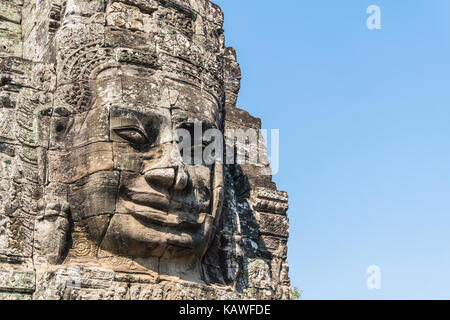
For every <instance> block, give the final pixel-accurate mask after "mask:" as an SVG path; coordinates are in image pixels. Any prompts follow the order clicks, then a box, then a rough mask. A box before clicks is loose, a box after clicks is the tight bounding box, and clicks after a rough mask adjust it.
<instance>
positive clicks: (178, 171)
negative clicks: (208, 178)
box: [145, 167, 189, 191]
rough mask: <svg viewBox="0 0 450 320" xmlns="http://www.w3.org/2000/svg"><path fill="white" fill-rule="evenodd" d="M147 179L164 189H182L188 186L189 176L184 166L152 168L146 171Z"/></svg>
mask: <svg viewBox="0 0 450 320" xmlns="http://www.w3.org/2000/svg"><path fill="white" fill-rule="evenodd" d="M145 180H147V182H148V183H149V184H151V185H156V186H158V187H161V188H164V189H173V190H176V191H181V190H183V189H184V188H186V186H187V184H188V180H189V176H188V174H187V173H186V171H185V170H184V169H183V168H182V167H179V168H164V169H152V170H149V171H147V172H146V173H145Z"/></svg>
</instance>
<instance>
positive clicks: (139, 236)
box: [101, 214, 214, 261]
mask: <svg viewBox="0 0 450 320" xmlns="http://www.w3.org/2000/svg"><path fill="white" fill-rule="evenodd" d="M202 220H203V221H202V223H201V224H198V225H195V226H191V227H187V228H186V227H180V225H178V226H176V225H171V224H166V225H164V224H160V223H152V222H149V220H146V219H140V217H139V215H131V214H115V215H114V216H113V217H112V219H111V222H110V225H109V228H108V230H107V232H106V234H105V237H104V240H103V242H102V244H101V249H103V250H106V251H108V252H111V253H115V254H118V255H123V256H130V257H134V258H150V257H158V258H162V259H164V260H171V261H186V260H193V259H195V258H201V257H202V256H203V254H204V252H205V251H206V249H207V248H208V246H209V242H210V239H211V235H212V233H213V220H214V219H213V217H212V216H210V215H202Z"/></svg>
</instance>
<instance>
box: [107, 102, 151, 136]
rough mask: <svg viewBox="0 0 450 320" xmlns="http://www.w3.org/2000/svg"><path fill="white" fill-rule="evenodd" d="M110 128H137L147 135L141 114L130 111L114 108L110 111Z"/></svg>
mask: <svg viewBox="0 0 450 320" xmlns="http://www.w3.org/2000/svg"><path fill="white" fill-rule="evenodd" d="M110 115H111V116H110V127H111V128H112V129H124V128H136V129H139V130H140V131H142V133H144V134H147V132H146V129H145V126H144V123H143V122H142V121H141V119H140V118H141V117H140V116H142V115H141V114H139V116H138V114H137V113H136V112H134V111H133V110H129V109H122V108H112V109H111V111H110Z"/></svg>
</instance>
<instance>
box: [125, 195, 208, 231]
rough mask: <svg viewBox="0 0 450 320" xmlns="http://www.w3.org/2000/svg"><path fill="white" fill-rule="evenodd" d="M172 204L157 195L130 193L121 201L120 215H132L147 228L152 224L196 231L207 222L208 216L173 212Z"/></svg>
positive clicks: (183, 211) (183, 210)
mask: <svg viewBox="0 0 450 320" xmlns="http://www.w3.org/2000/svg"><path fill="white" fill-rule="evenodd" d="M171 204H172V203H171V201H170V200H169V199H168V198H166V197H163V196H160V195H157V194H152V193H144V192H128V193H126V194H125V195H122V199H120V200H119V210H118V213H126V214H130V215H131V216H133V217H134V218H135V219H136V220H138V221H139V222H141V223H142V224H144V225H146V226H147V225H148V224H150V225H157V226H162V227H174V228H179V229H195V228H199V227H201V225H202V224H203V222H204V221H205V218H206V215H207V214H204V213H202V214H193V213H192V212H189V211H187V210H186V209H183V208H180V209H179V210H176V211H171V210H169V208H170V207H171ZM172 205H174V204H172ZM148 227H149V228H150V227H151V226H148Z"/></svg>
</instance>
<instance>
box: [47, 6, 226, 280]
mask: <svg viewBox="0 0 450 320" xmlns="http://www.w3.org/2000/svg"><path fill="white" fill-rule="evenodd" d="M94 2H95V1H94ZM72 3H75V2H72ZM139 3H140V2H139V1H136V5H134V6H133V5H129V4H125V3H122V2H114V1H110V2H109V3H107V4H106V7H105V9H104V11H103V12H101V11H100V9H101V8H98V9H99V11H100V12H99V14H98V15H93V16H91V18H90V19H89V20H86V19H83V18H80V17H79V16H78V15H76V14H75V13H72V14H71V12H70V8H67V9H66V16H65V18H64V19H63V20H62V25H61V28H60V29H59V30H58V32H57V33H56V57H57V59H56V60H57V66H56V70H57V87H56V92H55V100H54V106H53V114H52V117H51V124H50V146H49V149H50V151H49V155H48V157H49V158H48V159H49V161H48V164H49V182H50V185H52V184H60V185H61V188H67V195H68V196H67V202H68V206H69V208H70V215H71V219H72V220H73V224H74V230H73V233H72V241H73V245H72V249H71V250H70V252H69V256H68V258H69V259H85V258H97V259H100V260H102V259H104V260H105V259H106V260H107V259H111V258H112V257H114V258H116V259H117V258H118V257H121V258H127V259H130V261H133V262H138V263H139V264H140V265H143V266H145V267H146V268H150V269H159V270H161V266H162V265H163V264H164V263H166V264H164V265H165V266H166V267H167V269H171V268H173V266H174V265H175V264H177V263H178V264H180V266H181V267H180V268H184V269H186V265H191V266H192V265H196V263H197V262H198V261H200V260H201V258H202V257H203V255H204V254H205V252H206V250H207V249H208V246H209V244H210V242H211V240H212V236H213V234H214V229H215V221H216V219H217V218H218V215H219V214H220V211H221V206H222V197H223V165H222V163H221V162H216V163H214V164H205V163H195V164H193V163H189V162H186V161H184V160H183V159H184V158H183V155H182V154H181V151H182V150H180V148H179V142H180V136H179V135H178V132H179V130H180V129H183V130H185V131H186V130H187V132H192V136H193V135H194V128H195V127H196V125H197V127H198V124H199V123H201V128H202V129H203V130H207V129H211V128H214V129H218V130H223V118H224V117H223V112H224V88H223V81H222V78H223V74H222V73H223V71H222V64H221V61H220V55H221V54H223V50H224V48H223V46H221V45H220V43H221V37H222V35H221V32H220V28H219V27H218V26H217V27H216V29H213V30H207V26H209V28H210V27H211V26H212V25H214V24H204V23H203V22H202V21H201V19H197V14H196V13H195V12H194V11H193V10H191V9H189V8H188V7H177V8H175V9H174V8H170V9H168V8H166V7H164V6H161V5H155V7H148V6H147V7H142V6H139V5H138V4H139ZM147 3H148V1H147ZM93 8H94V9H95V6H94V7H93ZM73 10H75V11H76V7H74V9H73ZM97 19H98V21H97ZM205 29H206V30H205ZM207 38H208V39H207ZM211 38H212V39H214V40H213V41H212V40H211ZM206 41H207V42H208V43H209V44H211V43H213V44H214V43H215V44H216V46H215V47H214V46H213V47H209V46H205V43H206ZM201 143H202V142H201V141H200V144H201ZM192 144H193V145H192V151H194V149H195V148H196V147H198V146H196V145H194V141H193V143H192ZM200 147H201V146H200ZM187 151H189V150H187ZM183 152H186V150H183ZM161 262H163V263H161ZM156 264H157V265H158V268H156ZM194 268H196V266H194ZM168 272H169V273H171V272H170V270H169V271H168Z"/></svg>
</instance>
